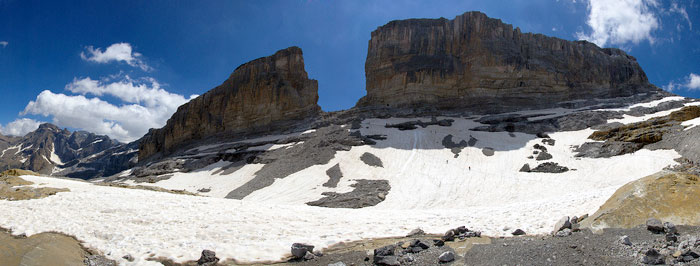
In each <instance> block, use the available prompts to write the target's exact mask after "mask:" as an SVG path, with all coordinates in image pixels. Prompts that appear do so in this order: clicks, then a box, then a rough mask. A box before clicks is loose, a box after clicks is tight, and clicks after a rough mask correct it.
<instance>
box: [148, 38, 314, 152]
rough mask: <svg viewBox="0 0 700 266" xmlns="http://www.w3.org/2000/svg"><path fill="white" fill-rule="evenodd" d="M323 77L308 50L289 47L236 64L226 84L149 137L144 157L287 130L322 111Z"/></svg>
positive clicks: (182, 110) (186, 107) (183, 109)
mask: <svg viewBox="0 0 700 266" xmlns="http://www.w3.org/2000/svg"><path fill="white" fill-rule="evenodd" d="M317 101H318V82H317V81H316V80H311V79H308V76H307V73H306V70H305V69H304V59H303V56H302V51H301V49H300V48H298V47H289V48H287V49H284V50H280V51H278V52H276V53H275V54H274V55H272V56H268V57H263V58H259V59H256V60H253V61H251V62H248V63H246V64H243V65H241V66H239V67H238V68H236V70H235V71H234V72H233V74H231V76H230V77H229V78H228V79H227V80H226V81H224V83H223V84H221V85H220V86H218V87H216V88H214V89H212V90H210V91H208V92H207V93H205V94H203V95H201V96H199V97H197V98H195V99H193V100H191V101H190V102H188V103H186V104H184V105H182V106H180V107H179V108H178V110H177V112H175V114H173V116H172V117H171V118H170V119H169V120H168V122H167V124H166V125H165V127H163V128H161V129H156V130H152V131H151V132H149V134H147V135H146V136H145V137H144V140H143V141H142V142H141V145H140V149H139V160H140V161H144V160H145V159H146V158H149V157H151V156H153V155H154V154H160V155H167V154H170V153H172V152H173V151H175V150H176V149H178V148H180V147H182V146H185V145H187V144H188V143H190V142H192V141H197V140H200V139H204V138H208V137H220V138H226V137H237V136H243V135H248V134H253V133H261V132H268V131H272V130H279V129H284V128H286V127H288V126H291V125H293V124H294V123H296V121H299V120H303V119H305V118H308V117H310V116H312V115H315V114H318V113H319V111H320V110H321V108H320V107H319V106H318V105H317V104H316V103H317Z"/></svg>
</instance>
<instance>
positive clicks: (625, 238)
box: [620, 236, 632, 246]
mask: <svg viewBox="0 0 700 266" xmlns="http://www.w3.org/2000/svg"><path fill="white" fill-rule="evenodd" d="M620 244H623V245H625V246H631V245H632V241H630V238H629V236H621V237H620Z"/></svg>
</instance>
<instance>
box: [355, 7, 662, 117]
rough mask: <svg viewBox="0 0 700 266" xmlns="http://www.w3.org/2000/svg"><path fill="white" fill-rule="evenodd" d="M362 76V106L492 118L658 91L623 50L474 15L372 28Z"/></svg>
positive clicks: (411, 21) (398, 22)
mask: <svg viewBox="0 0 700 266" xmlns="http://www.w3.org/2000/svg"><path fill="white" fill-rule="evenodd" d="M365 73H366V77H367V86H366V88H367V96H365V97H364V98H362V99H361V100H360V101H359V102H358V106H360V107H424V106H426V105H427V106H429V108H438V109H445V108H467V109H470V110H472V111H476V112H482V113H493V112H503V111H512V110H521V109H524V108H527V109H534V108H544V107H551V106H553V105H557V104H558V103H561V102H564V101H572V100H580V99H592V98H610V97H619V96H629V95H633V94H637V93H640V92H647V91H657V90H658V88H656V87H655V86H653V85H651V84H650V83H649V82H648V80H647V77H646V75H645V74H644V71H642V69H641V67H640V66H639V64H638V63H637V61H636V59H635V58H634V57H632V56H629V55H627V54H625V52H623V51H622V50H619V49H614V48H606V49H601V48H599V47H597V46H596V45H595V44H592V43H589V42H585V41H576V42H572V41H566V40H562V39H558V38H553V37H547V36H544V35H541V34H532V33H521V31H520V29H519V28H515V29H513V26H512V25H509V24H505V23H503V22H501V20H498V19H492V18H489V17H487V16H486V15H485V14H483V13H480V12H467V13H465V14H463V15H460V16H457V17H456V18H454V19H453V20H448V19H445V18H440V19H407V20H397V21H392V22H389V23H388V24H386V25H384V26H382V27H379V28H377V30H375V31H374V32H372V38H371V40H370V42H369V49H368V53H367V61H366V64H365ZM398 95H400V97H397V96H398ZM533 99H537V100H533Z"/></svg>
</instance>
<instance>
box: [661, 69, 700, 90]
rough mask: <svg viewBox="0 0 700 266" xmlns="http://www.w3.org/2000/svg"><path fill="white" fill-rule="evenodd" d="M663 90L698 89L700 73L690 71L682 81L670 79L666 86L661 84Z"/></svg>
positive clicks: (699, 86)
mask: <svg viewBox="0 0 700 266" xmlns="http://www.w3.org/2000/svg"><path fill="white" fill-rule="evenodd" d="M663 88H664V90H667V91H674V90H678V89H687V90H700V75H698V74H695V73H690V75H688V77H686V78H685V79H684V80H683V81H682V82H680V83H679V82H676V81H671V82H669V83H668V84H666V86H663Z"/></svg>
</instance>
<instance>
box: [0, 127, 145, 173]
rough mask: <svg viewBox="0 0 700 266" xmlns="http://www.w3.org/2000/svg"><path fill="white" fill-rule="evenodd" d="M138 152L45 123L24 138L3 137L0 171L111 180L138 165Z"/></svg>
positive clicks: (107, 138) (114, 142)
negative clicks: (14, 169)
mask: <svg viewBox="0 0 700 266" xmlns="http://www.w3.org/2000/svg"><path fill="white" fill-rule="evenodd" d="M130 147H131V148H132V149H129V148H130ZM135 148H136V147H133V144H132V145H131V146H129V145H127V144H122V143H119V142H118V141H116V140H112V139H110V138H109V137H107V136H100V135H96V134H93V133H89V132H85V131H75V132H70V131H68V130H66V129H60V128H59V127H57V126H55V125H52V124H49V123H45V124H42V125H40V126H39V128H38V129H37V130H35V131H33V132H30V133H29V134H27V135H25V136H24V137H4V136H3V137H0V163H1V164H0V169H2V170H7V169H12V168H21V169H26V170H31V171H35V172H37V173H40V174H44V175H58V176H68V177H75V178H83V179H88V178H94V177H100V176H110V175H113V174H116V173H118V172H120V171H122V170H125V169H128V168H129V167H130V166H133V165H134V164H135V163H136V162H135V160H132V159H135V158H134V155H136V153H135V152H136V149H135Z"/></svg>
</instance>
